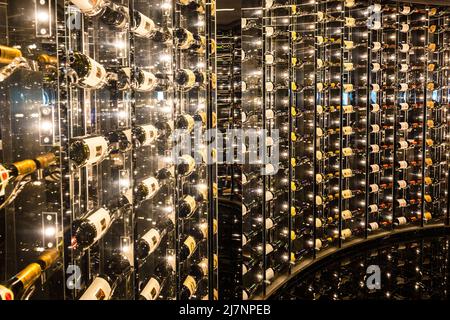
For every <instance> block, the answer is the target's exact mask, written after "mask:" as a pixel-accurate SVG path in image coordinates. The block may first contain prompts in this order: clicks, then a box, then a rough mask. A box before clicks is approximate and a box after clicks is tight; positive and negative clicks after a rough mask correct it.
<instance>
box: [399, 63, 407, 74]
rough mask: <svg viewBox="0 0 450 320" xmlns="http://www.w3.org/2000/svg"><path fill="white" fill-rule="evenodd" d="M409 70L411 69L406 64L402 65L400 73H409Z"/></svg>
mask: <svg viewBox="0 0 450 320" xmlns="http://www.w3.org/2000/svg"><path fill="white" fill-rule="evenodd" d="M408 70H409V67H408V65H407V64H406V63H402V64H401V65H400V72H408Z"/></svg>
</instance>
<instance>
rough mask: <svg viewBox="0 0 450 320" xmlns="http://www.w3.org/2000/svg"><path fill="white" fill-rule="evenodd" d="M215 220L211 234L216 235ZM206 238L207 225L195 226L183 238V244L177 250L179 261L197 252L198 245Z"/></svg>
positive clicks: (216, 225)
mask: <svg viewBox="0 0 450 320" xmlns="http://www.w3.org/2000/svg"><path fill="white" fill-rule="evenodd" d="M217 227H218V224H217V220H215V219H214V220H213V234H216V233H217ZM207 238H208V224H207V223H206V222H205V223H201V224H199V225H195V226H193V227H192V228H191V230H190V231H189V232H188V233H187V234H185V235H184V236H183V242H182V245H181V248H180V249H179V250H180V251H179V259H180V261H184V260H186V259H187V258H189V257H191V256H192V255H193V254H194V252H195V251H196V250H197V247H198V244H199V243H200V242H201V241H203V240H206V239H207Z"/></svg>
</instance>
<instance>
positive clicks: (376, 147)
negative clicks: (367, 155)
mask: <svg viewBox="0 0 450 320" xmlns="http://www.w3.org/2000/svg"><path fill="white" fill-rule="evenodd" d="M370 150H371V152H373V153H378V152H380V146H379V145H377V144H372V145H370Z"/></svg>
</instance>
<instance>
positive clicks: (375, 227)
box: [369, 222, 379, 231]
mask: <svg viewBox="0 0 450 320" xmlns="http://www.w3.org/2000/svg"><path fill="white" fill-rule="evenodd" d="M378 229H379V226H378V223H376V222H371V223H369V230H372V231H375V230H378Z"/></svg>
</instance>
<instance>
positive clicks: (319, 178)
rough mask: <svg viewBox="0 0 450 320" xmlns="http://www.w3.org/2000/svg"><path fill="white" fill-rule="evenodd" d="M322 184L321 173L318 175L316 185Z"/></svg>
mask: <svg viewBox="0 0 450 320" xmlns="http://www.w3.org/2000/svg"><path fill="white" fill-rule="evenodd" d="M322 182H323V176H322V174H320V173H318V174H316V183H322Z"/></svg>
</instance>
